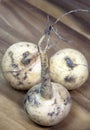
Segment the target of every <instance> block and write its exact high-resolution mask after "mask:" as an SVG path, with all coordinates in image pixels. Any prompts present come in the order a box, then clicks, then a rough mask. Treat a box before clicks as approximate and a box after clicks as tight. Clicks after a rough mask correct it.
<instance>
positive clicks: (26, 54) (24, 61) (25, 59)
mask: <svg viewBox="0 0 90 130" xmlns="http://www.w3.org/2000/svg"><path fill="white" fill-rule="evenodd" d="M29 55H30V53H29V51H26V52H24V53H23V54H22V56H23V58H22V60H21V63H22V64H24V65H28V64H29V63H30V61H31V59H30V57H29Z"/></svg>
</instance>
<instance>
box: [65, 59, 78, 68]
mask: <svg viewBox="0 0 90 130" xmlns="http://www.w3.org/2000/svg"><path fill="white" fill-rule="evenodd" d="M65 61H66V64H67V66H68V67H70V68H71V69H73V68H74V67H75V66H76V65H75V64H74V63H73V61H72V60H71V59H70V58H69V57H65Z"/></svg>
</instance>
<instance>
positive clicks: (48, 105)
mask: <svg viewBox="0 0 90 130" xmlns="http://www.w3.org/2000/svg"><path fill="white" fill-rule="evenodd" d="M40 87H41V84H38V85H36V86H34V87H32V88H31V89H30V90H29V91H28V93H27V94H26V97H25V100H24V108H25V110H26V112H27V114H28V116H29V117H30V119H31V120H33V121H34V122H35V123H37V124H39V125H42V126H53V125H56V124H58V123H59V122H61V121H62V120H63V119H64V118H65V117H66V116H67V115H68V114H69V112H70V108H71V96H70V94H69V92H68V91H67V90H66V89H65V88H64V87H63V86H62V85H60V84H57V83H53V82H52V88H53V89H52V91H53V97H52V98H51V99H49V100H46V99H45V98H43V97H41V95H40Z"/></svg>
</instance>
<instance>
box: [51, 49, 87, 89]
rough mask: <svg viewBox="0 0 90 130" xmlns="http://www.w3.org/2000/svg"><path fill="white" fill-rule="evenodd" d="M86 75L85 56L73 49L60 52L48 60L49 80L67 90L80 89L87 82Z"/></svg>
mask: <svg viewBox="0 0 90 130" xmlns="http://www.w3.org/2000/svg"><path fill="white" fill-rule="evenodd" d="M88 74H89V70H88V63H87V60H86V58H85V56H84V55H83V54H82V53H81V52H79V51H77V50H75V49H70V48H66V49H63V50H60V51H58V52H57V53H56V54H54V55H53V56H52V57H51V59H50V75H51V79H52V80H53V81H54V82H56V83H60V84H62V85H64V86H65V87H66V88H67V89H68V90H72V89H75V88H78V87H80V86H81V85H82V84H83V83H84V82H85V81H86V80H87V78H88Z"/></svg>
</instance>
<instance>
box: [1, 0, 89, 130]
mask: <svg viewBox="0 0 90 130" xmlns="http://www.w3.org/2000/svg"><path fill="white" fill-rule="evenodd" d="M37 1H38V0H37ZM73 1H74V0H73ZM80 1H82V5H83V2H84V6H85V8H86V9H88V6H89V5H88V4H87V2H86V3H85V1H83V0H79V2H80ZM28 2H29V3H28ZM39 2H40V1H39ZM46 2H47V3H46V4H47V7H48V4H50V5H51V6H53V7H54V9H56V11H57V14H58V15H59V13H60V14H61V13H62V10H61V8H62V5H63V2H62V4H61V6H60V4H59V6H60V12H58V11H59V10H57V8H56V7H57V6H56V5H54V4H52V3H49V2H48V1H46ZM36 3H37V2H36ZM30 4H32V5H34V6H37V7H38V8H39V9H40V10H39V9H37V8H36V7H33V6H32V5H30ZM66 4H67V3H66ZM74 4H75V3H74ZM38 5H42V6H40V7H39V6H38ZM38 5H36V4H35V3H34V4H33V3H32V0H31V1H29V0H27V2H26V1H25V0H1V1H0V62H1V60H2V56H3V54H4V52H5V51H6V49H7V48H8V47H9V46H10V45H12V44H14V43H15V42H20V41H28V42H33V43H35V44H37V42H38V40H39V38H40V37H41V34H42V33H43V30H44V28H45V25H46V21H47V18H46V16H47V14H46V13H45V12H43V11H41V10H43V7H44V4H43V2H40V3H39V4H38ZM70 5H71V3H70ZM82 5H81V6H80V7H83V6H82ZM63 8H64V7H63ZM48 9H50V7H48V8H46V12H47V13H48V12H49V11H48ZM64 9H65V8H64ZM68 10H70V8H69V9H68ZM55 13H56V12H55ZM49 14H50V13H49ZM50 15H52V16H55V15H54V14H50ZM83 16H84V17H83ZM72 18H73V21H72V25H73V22H74V24H75V23H78V24H76V25H77V26H78V28H79V31H78V30H77V29H76V28H75V26H76V25H74V27H70V24H71V23H68V22H67V24H66V23H65V22H63V21H62V22H59V23H58V24H57V25H56V26H55V27H56V28H57V29H58V32H59V33H61V34H62V35H63V36H64V37H65V38H66V39H68V40H69V41H71V42H70V43H64V42H63V41H61V40H60V39H57V38H56V36H55V35H53V37H52V38H51V42H53V43H54V42H58V43H57V44H56V45H55V46H54V47H52V48H51V49H50V51H49V57H50V56H51V55H53V54H54V53H55V52H56V51H58V50H60V49H62V48H74V49H77V50H79V51H81V52H82V53H83V54H84V55H85V56H86V58H87V61H88V64H89V70H90V28H89V27H90V21H88V20H89V19H90V16H89V15H88V14H83V15H81V14H79V16H78V14H77V15H73V16H72ZM74 19H76V21H74ZM82 19H83V20H82ZM67 20H68V17H67ZM50 21H51V23H52V22H53V21H55V19H54V18H52V17H50ZM80 32H81V33H80ZM25 93H26V92H25V91H24V92H22V91H17V90H14V89H13V88H12V87H11V86H10V85H9V84H8V83H7V82H6V81H5V79H4V77H3V74H2V72H1V66H0V130H45V129H46V130H90V76H89V78H88V80H87V81H86V83H85V84H84V85H82V87H81V88H78V89H77V90H73V91H70V93H71V96H72V100H73V102H72V108H71V111H70V113H69V115H68V116H67V118H66V119H64V120H63V121H62V122H61V123H59V124H58V125H56V126H53V127H41V126H39V125H36V124H35V123H33V122H32V121H31V120H30V119H29V118H28V117H27V115H26V113H25V111H24V109H23V99H24V96H25Z"/></svg>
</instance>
